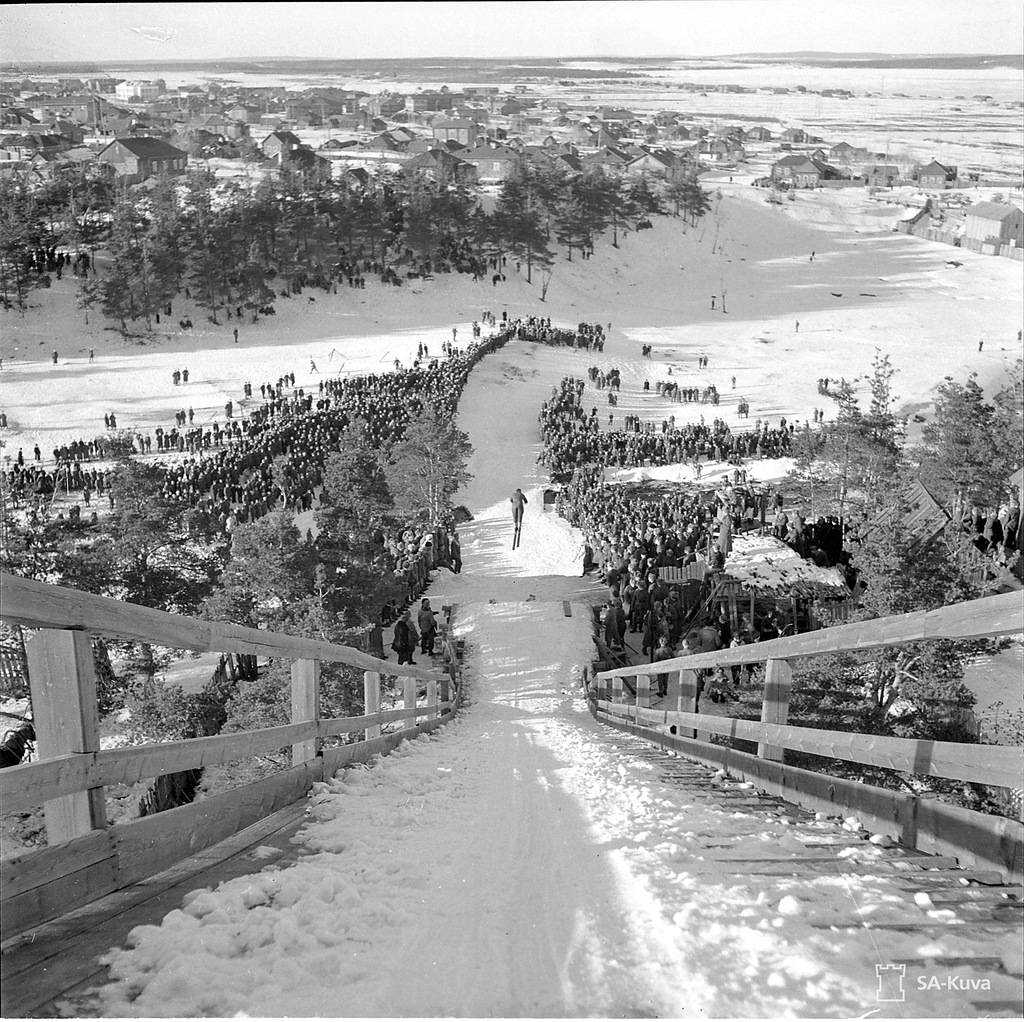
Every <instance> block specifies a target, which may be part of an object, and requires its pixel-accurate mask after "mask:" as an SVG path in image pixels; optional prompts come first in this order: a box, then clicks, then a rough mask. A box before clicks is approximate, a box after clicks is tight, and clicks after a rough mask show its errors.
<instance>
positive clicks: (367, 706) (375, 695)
mask: <svg viewBox="0 0 1024 1022" xmlns="http://www.w3.org/2000/svg"><path fill="white" fill-rule="evenodd" d="M363 713H366V714H370V713H380V675H379V674H378V673H377V672H376V671H366V672H364V674H363ZM366 738H367V740H370V739H371V738H380V724H371V725H370V726H369V727H368V728H367V729H366Z"/></svg>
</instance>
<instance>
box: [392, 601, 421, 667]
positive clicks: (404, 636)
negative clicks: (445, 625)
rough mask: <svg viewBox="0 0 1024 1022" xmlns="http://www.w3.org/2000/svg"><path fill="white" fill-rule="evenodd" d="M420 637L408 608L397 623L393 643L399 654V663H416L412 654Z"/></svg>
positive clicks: (393, 647)
mask: <svg viewBox="0 0 1024 1022" xmlns="http://www.w3.org/2000/svg"><path fill="white" fill-rule="evenodd" d="M418 639H419V635H417V634H416V629H415V628H414V627H413V623H412V621H411V620H410V619H409V611H408V610H406V611H404V612H403V614H402V616H401V617H400V618H399V619H398V621H397V622H396V623H395V637H394V639H393V640H392V643H391V648H392V649H393V650H394V651H395V652H396V653H397V654H398V663H399V665H401V664H415V663H416V661H415V660H413V658H412V654H413V651H414V650H415V649H416V641H417V640H418Z"/></svg>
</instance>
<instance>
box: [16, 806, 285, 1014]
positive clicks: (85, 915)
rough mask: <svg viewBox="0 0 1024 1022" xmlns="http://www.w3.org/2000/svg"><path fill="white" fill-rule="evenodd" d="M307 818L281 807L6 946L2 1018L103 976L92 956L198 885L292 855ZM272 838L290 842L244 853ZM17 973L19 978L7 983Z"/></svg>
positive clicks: (159, 914) (177, 903)
mask: <svg viewBox="0 0 1024 1022" xmlns="http://www.w3.org/2000/svg"><path fill="white" fill-rule="evenodd" d="M304 816H305V804H304V803H299V804H298V805H293V806H290V807H288V808H286V809H284V810H280V811H279V812H277V813H275V814H273V816H272V817H268V818H267V819H266V820H262V821H260V822H259V823H257V824H255V825H253V826H251V827H248V828H246V829H245V830H243V831H240V832H239V833H238V834H236V835H234V836H233V837H231V838H229V839H227V840H226V841H223V842H221V843H220V844H218V845H216V846H214V847H213V848H211V849H207V850H206V851H205V852H203V853H200V854H199V855H194V856H190V857H189V858H188V859H186V860H183V861H182V862H179V863H176V864H175V865H174V866H172V867H171V868H169V869H167V870H165V871H163V872H161V873H159V874H157V875H155V876H153V877H150V878H148V879H147V880H146V881H145V882H144V883H142V884H136V885H133V886H132V887H130V888H129V889H127V890H123V891H118V892H114V893H112V894H110V895H107V896H106V897H104V898H102V899H101V900H100V901H98V902H93V903H92V904H90V905H88V906H86V907H84V908H81V909H78V910H76V911H72V912H70V913H67V914H65V915H63V916H60V917H58V918H57V919H56V920H54V921H53V922H49V923H43V924H42V925H40V926H37V927H33V928H32V929H31V931H29V932H28V933H26V934H23V935H22V936H21V937H20V938H17V939H16V940H14V941H12V942H10V943H8V944H7V945H5V947H4V956H3V973H4V980H5V982H4V985H3V1012H2V1014H3V1017H5V1018H9V1017H16V1016H26V1015H39V1014H41V1013H40V1011H39V1010H38V1009H39V1008H40V1007H41V1006H42V1005H46V1004H50V1003H53V1002H54V1001H58V1000H60V999H61V998H62V997H63V996H64V994H65V993H67V992H69V991H71V990H73V989H74V988H76V987H77V986H79V985H82V984H88V983H89V981H90V980H93V981H94V982H95V980H96V979H97V978H102V977H103V976H104V975H105V973H106V969H105V967H104V966H101V965H100V964H99V963H98V962H97V961H96V959H97V958H98V957H99V956H100V955H101V954H102V953H103V952H104V951H105V949H106V948H109V947H112V946H115V945H120V944H123V943H124V941H125V938H126V937H127V935H128V933H129V931H130V930H131V929H132V928H133V927H135V926H137V925H139V924H141V923H157V922H159V921H160V920H161V919H162V918H163V916H164V915H165V914H166V913H167V912H168V911H170V910H171V909H174V908H178V907H180V905H181V901H182V898H183V897H184V896H185V894H187V893H188V892H189V891H191V890H194V889H195V888H196V887H210V888H213V887H215V886H216V885H217V884H218V883H219V882H222V881H224V880H227V879H231V878H232V877H235V876H243V875H245V874H246V873H250V872H253V871H255V870H259V869H261V868H263V867H264V866H266V865H268V864H270V863H273V862H281V861H282V860H283V859H285V858H287V857H289V856H291V855H293V854H294V846H293V845H291V842H290V840H289V838H290V837H291V835H292V834H294V832H295V831H296V830H297V828H298V827H299V826H300V825H301V823H302V822H303V819H304ZM274 843H277V844H278V845H279V846H280V845H281V844H286V845H287V846H288V847H287V849H286V850H284V851H283V852H282V855H280V856H275V857H272V858H266V859H264V858H261V859H259V860H253V859H251V858H250V857H249V853H250V852H251V850H253V849H255V848H256V847H258V846H260V845H262V844H274ZM15 978H17V982H16V983H15V982H12V980H14V979H15Z"/></svg>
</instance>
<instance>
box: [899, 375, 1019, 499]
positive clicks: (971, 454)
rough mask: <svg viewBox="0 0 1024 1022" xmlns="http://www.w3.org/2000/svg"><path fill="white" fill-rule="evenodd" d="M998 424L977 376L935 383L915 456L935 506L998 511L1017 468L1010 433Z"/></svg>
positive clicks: (994, 412)
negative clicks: (931, 411)
mask: <svg viewBox="0 0 1024 1022" xmlns="http://www.w3.org/2000/svg"><path fill="white" fill-rule="evenodd" d="M1009 403H1010V404H1012V400H1011V401H1010V402H1009ZM1003 421H1004V422H1010V421H1013V420H1012V419H1004V420H1003ZM999 422H1000V420H999V419H998V418H997V415H996V406H995V405H994V404H989V403H988V402H987V401H986V400H985V393H984V391H983V389H982V387H981V385H980V384H979V383H978V379H977V374H976V373H971V375H970V376H969V377H968V378H967V382H966V383H959V382H957V381H956V380H954V379H953V378H952V377H951V376H947V377H946V378H945V380H944V382H943V383H942V384H940V386H939V388H938V396H937V398H936V400H935V414H934V416H933V418H932V421H931V422H929V423H928V424H927V425H926V426H925V428H924V430H923V443H922V445H921V449H920V452H919V453H920V460H921V478H922V479H923V480H924V482H925V485H927V486H928V488H929V489H930V490H931V492H932V493H933V494H934V495H935V497H936V499H938V500H939V501H940V503H944V504H946V505H947V506H953V505H958V506H964V507H966V506H970V505H972V504H973V505H977V506H978V507H981V508H997V507H998V506H999V504H1000V502H1001V501H1002V499H1003V498H1004V496H1005V495H1006V491H1007V483H1006V480H1007V478H1008V477H1009V476H1010V474H1011V473H1012V472H1013V471H1014V470H1015V469H1016V468H1018V467H1019V465H1020V448H1019V447H1017V448H1016V449H1011V448H1010V447H1009V446H1008V444H1009V443H1012V438H1013V433H1012V431H1011V432H1010V433H1009V434H1006V433H1003V432H1002V430H1000V427H999Z"/></svg>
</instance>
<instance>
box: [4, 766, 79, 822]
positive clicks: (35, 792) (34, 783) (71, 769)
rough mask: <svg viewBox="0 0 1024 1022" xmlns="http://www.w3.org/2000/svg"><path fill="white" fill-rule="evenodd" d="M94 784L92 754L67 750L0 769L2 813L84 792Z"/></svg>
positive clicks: (29, 807) (28, 807)
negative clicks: (59, 753)
mask: <svg viewBox="0 0 1024 1022" xmlns="http://www.w3.org/2000/svg"><path fill="white" fill-rule="evenodd" d="M95 784H96V755H95V753H69V754H68V755H65V756H55V757H54V758H53V759H41V760H39V761H38V762H36V763H21V764H19V765H18V766H14V767H6V768H5V769H3V770H0V807H2V811H3V812H4V813H13V812H16V811H19V810H22V809H31V808H32V807H33V806H37V805H39V804H40V803H42V802H45V801H46V800H47V799H49V798H56V797H58V796H59V795H67V794H70V793H71V792H75V791H84V790H85V789H86V788H90V787H94V786H95Z"/></svg>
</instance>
